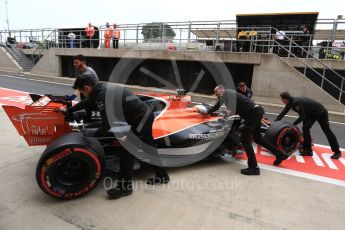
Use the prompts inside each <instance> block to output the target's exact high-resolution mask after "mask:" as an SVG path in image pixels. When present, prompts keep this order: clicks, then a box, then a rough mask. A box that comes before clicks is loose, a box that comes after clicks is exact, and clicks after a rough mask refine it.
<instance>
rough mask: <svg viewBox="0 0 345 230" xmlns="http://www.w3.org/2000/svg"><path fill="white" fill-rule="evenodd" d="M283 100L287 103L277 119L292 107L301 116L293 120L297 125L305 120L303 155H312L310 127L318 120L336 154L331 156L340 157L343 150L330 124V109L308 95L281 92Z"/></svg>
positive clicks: (303, 127)
mask: <svg viewBox="0 0 345 230" xmlns="http://www.w3.org/2000/svg"><path fill="white" fill-rule="evenodd" d="M280 98H281V100H282V102H283V103H284V104H285V108H284V110H283V111H282V112H281V113H280V114H279V115H278V117H277V118H276V121H279V120H281V119H282V118H283V117H284V116H285V115H286V114H287V113H288V112H289V110H290V109H292V110H293V111H295V112H297V113H298V115H299V117H298V119H297V120H296V121H294V122H293V124H294V125H297V124H299V123H301V122H302V121H303V126H302V131H303V137H304V142H303V151H301V155H302V156H312V155H313V151H312V149H311V136H310V129H311V127H312V126H313V124H314V123H315V121H317V122H318V123H319V124H320V127H321V129H322V131H323V132H324V134H325V135H326V137H327V140H328V142H329V145H330V146H331V149H332V151H333V152H334V154H333V155H332V156H331V157H332V158H333V159H339V158H340V157H341V151H340V149H339V144H338V141H337V138H336V137H335V135H334V133H333V132H332V130H331V128H330V126H329V120H328V111H327V109H326V108H325V107H324V106H323V105H322V104H321V103H319V102H317V101H315V100H313V99H311V98H308V97H303V96H301V97H292V96H291V95H290V93H288V92H283V93H281V94H280Z"/></svg>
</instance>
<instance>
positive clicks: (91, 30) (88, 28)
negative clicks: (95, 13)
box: [85, 22, 95, 48]
mask: <svg viewBox="0 0 345 230" xmlns="http://www.w3.org/2000/svg"><path fill="white" fill-rule="evenodd" d="M85 33H86V39H87V40H88V41H89V42H88V43H89V44H87V45H88V46H89V48H93V41H92V38H93V36H94V35H95V27H93V26H92V24H91V22H89V24H88V25H87V26H86V27H85Z"/></svg>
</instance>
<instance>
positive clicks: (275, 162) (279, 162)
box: [273, 154, 289, 166]
mask: <svg viewBox="0 0 345 230" xmlns="http://www.w3.org/2000/svg"><path fill="white" fill-rule="evenodd" d="M288 158H289V156H288V155H286V154H283V155H281V156H280V157H277V158H276V160H275V161H274V162H273V164H274V165H275V166H278V165H280V164H281V163H282V161H283V160H286V159H288Z"/></svg>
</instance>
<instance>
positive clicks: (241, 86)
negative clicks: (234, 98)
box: [236, 82, 253, 98]
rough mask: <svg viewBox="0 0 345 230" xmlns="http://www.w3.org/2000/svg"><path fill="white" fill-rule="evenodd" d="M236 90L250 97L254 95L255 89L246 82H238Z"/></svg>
mask: <svg viewBox="0 0 345 230" xmlns="http://www.w3.org/2000/svg"><path fill="white" fill-rule="evenodd" d="M236 92H237V93H240V94H242V95H244V96H246V97H249V98H252V97H253V91H252V90H251V89H250V88H249V87H248V86H247V85H246V83H244V82H240V83H239V84H238V87H237V88H236Z"/></svg>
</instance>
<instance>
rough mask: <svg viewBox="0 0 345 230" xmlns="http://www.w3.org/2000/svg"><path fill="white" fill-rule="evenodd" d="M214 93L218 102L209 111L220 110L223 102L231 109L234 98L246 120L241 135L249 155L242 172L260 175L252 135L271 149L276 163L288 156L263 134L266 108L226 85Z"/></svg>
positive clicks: (237, 109)
mask: <svg viewBox="0 0 345 230" xmlns="http://www.w3.org/2000/svg"><path fill="white" fill-rule="evenodd" d="M214 94H215V95H216V96H217V98H218V101H217V103H216V104H215V105H214V106H212V107H211V108H209V109H208V111H207V113H208V114H211V113H213V112H215V111H216V110H218V109H219V108H220V106H221V105H222V104H225V105H226V107H227V109H230V108H229V107H230V104H231V101H232V100H236V114H237V115H239V116H240V117H241V118H242V119H243V120H244V122H245V124H244V128H243V131H242V135H241V142H242V144H243V147H244V149H245V151H246V154H247V157H248V168H246V169H242V170H241V173H242V174H244V175H260V169H259V167H258V164H257V161H256V157H255V153H254V149H253V146H252V137H253V138H254V141H255V142H256V143H257V144H259V145H261V146H263V147H264V148H266V149H268V150H269V151H271V152H272V153H273V154H274V155H275V156H276V160H275V161H274V162H273V164H274V165H279V164H280V163H281V162H282V161H283V160H285V159H287V158H288V156H287V155H285V154H284V153H282V152H281V151H279V150H278V149H276V148H275V147H274V146H273V145H272V144H271V143H269V142H267V141H266V140H265V139H264V138H263V137H262V135H261V132H260V127H261V119H262V117H263V115H264V113H265V111H264V109H263V108H262V107H261V106H259V105H256V104H255V103H254V102H253V101H252V100H250V99H249V98H248V97H246V96H244V95H242V94H239V93H237V92H235V91H234V90H229V89H225V88H224V86H222V85H219V86H217V87H216V88H215V89H214Z"/></svg>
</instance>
